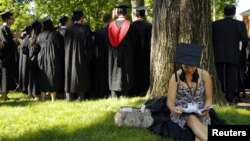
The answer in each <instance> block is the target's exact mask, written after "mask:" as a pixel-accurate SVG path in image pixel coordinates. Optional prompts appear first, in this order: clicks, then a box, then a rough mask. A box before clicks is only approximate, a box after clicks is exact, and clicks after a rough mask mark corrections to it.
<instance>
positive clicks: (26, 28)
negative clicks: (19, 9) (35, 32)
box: [22, 25, 32, 33]
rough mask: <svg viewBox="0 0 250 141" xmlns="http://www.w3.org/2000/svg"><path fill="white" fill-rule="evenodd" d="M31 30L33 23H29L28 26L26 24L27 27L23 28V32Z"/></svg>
mask: <svg viewBox="0 0 250 141" xmlns="http://www.w3.org/2000/svg"><path fill="white" fill-rule="evenodd" d="M31 30H32V26H31V25H28V26H26V27H25V28H24V29H23V30H22V32H26V33H29V32H30V31H31Z"/></svg>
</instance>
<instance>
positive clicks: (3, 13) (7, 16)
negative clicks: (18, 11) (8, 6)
mask: <svg viewBox="0 0 250 141" xmlns="http://www.w3.org/2000/svg"><path fill="white" fill-rule="evenodd" d="M0 15H1V17H2V19H3V21H5V20H6V19H8V18H9V17H10V16H12V15H13V13H12V12H11V11H9V10H8V11H4V12H2V13H0Z"/></svg>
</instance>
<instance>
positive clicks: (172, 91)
mask: <svg viewBox="0 0 250 141" xmlns="http://www.w3.org/2000/svg"><path fill="white" fill-rule="evenodd" d="M177 86H178V82H176V80H175V75H172V77H171V79H170V81H169V88H168V99H167V106H168V108H169V110H170V111H171V112H172V113H175V114H178V115H179V114H181V113H182V109H181V107H179V106H176V105H175V99H176V92H177Z"/></svg>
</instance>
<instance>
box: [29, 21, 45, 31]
mask: <svg viewBox="0 0 250 141" xmlns="http://www.w3.org/2000/svg"><path fill="white" fill-rule="evenodd" d="M30 25H31V27H32V29H33V28H36V27H40V26H42V23H41V22H40V21H39V20H38V19H35V20H33V21H32V22H31V24H30Z"/></svg>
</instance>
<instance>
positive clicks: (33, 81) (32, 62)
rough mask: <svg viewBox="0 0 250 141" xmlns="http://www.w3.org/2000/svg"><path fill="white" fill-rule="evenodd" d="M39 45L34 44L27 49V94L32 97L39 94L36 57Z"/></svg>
mask: <svg viewBox="0 0 250 141" xmlns="http://www.w3.org/2000/svg"><path fill="white" fill-rule="evenodd" d="M40 50H41V48H40V45H39V44H37V43H35V44H34V45H30V47H29V58H28V60H29V61H28V62H29V63H28V64H29V69H28V75H29V77H28V79H29V80H28V81H29V83H28V94H29V95H32V96H37V95H39V94H40V85H39V67H38V61H37V57H38V54H39V52H40Z"/></svg>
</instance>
